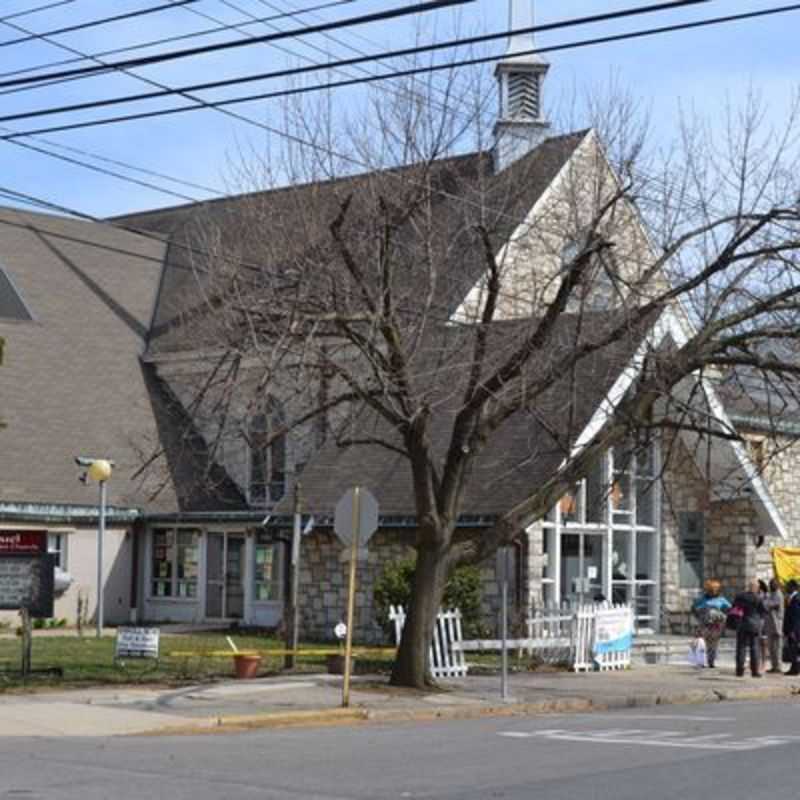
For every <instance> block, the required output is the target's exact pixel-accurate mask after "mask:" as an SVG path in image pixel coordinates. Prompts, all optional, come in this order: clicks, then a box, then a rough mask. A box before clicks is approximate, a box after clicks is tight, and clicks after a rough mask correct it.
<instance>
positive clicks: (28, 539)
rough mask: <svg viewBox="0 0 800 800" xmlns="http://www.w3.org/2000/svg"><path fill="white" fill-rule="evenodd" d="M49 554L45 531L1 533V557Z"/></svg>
mask: <svg viewBox="0 0 800 800" xmlns="http://www.w3.org/2000/svg"><path fill="white" fill-rule="evenodd" d="M46 552H47V533H46V532H45V531H0V555H7V554H12V555H13V554H20V555H34V554H36V553H46Z"/></svg>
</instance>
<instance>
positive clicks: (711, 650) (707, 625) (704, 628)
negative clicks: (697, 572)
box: [692, 578, 731, 669]
mask: <svg viewBox="0 0 800 800" xmlns="http://www.w3.org/2000/svg"><path fill="white" fill-rule="evenodd" d="M730 607H731V604H730V602H729V601H728V600H727V599H726V598H725V597H723V596H722V584H721V583H720V582H719V581H718V580H716V579H714V578H709V580H707V581H706V582H705V583H704V584H703V594H702V595H701V596H700V597H698V598H697V600H695V601H694V605H693V606H692V611H693V612H694V615H695V616H696V617H697V621H698V622H699V623H700V625H699V628H698V630H697V635H698V636H699V637H700V638H701V639H702V640H703V641H704V642H705V644H706V666H708V667H709V668H710V669H713V668H714V666H715V662H716V660H717V648H718V647H719V640H720V638H721V637H722V632H723V631H724V630H725V615H726V614H727V613H728V609H729V608H730Z"/></svg>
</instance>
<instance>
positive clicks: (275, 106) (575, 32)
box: [0, 0, 800, 216]
mask: <svg viewBox="0 0 800 800" xmlns="http://www.w3.org/2000/svg"><path fill="white" fill-rule="evenodd" d="M46 2H47V0H2V2H0V17H8V16H9V15H11V14H15V13H19V12H24V11H26V10H29V9H32V8H35V7H37V6H40V5H43V4H45V3H46ZM51 2H52V0H51ZM165 2H166V0H114V2H113V3H110V2H108V0H69V2H64V4H63V5H62V6H59V7H57V8H53V9H50V10H46V11H42V12H40V13H36V14H30V15H26V16H21V17H16V18H14V19H11V20H9V22H11V23H13V24H15V25H19V26H23V27H25V28H28V29H30V30H32V31H35V32H38V33H42V32H46V31H50V30H53V29H56V28H59V27H61V26H65V25H71V24H75V23H79V22H83V21H87V20H91V19H97V18H101V17H105V16H109V15H111V14H119V13H123V12H125V11H128V10H135V9H142V8H147V7H152V6H155V5H161V4H164V3H165ZM323 3H325V0H198V2H195V3H193V4H190V5H188V6H185V7H183V8H174V9H169V10H167V11H164V12H161V13H158V14H153V15H148V16H143V17H140V18H138V19H136V20H132V21H128V22H120V23H115V24H113V25H106V26H103V27H102V28H95V29H88V30H84V31H79V32H73V33H69V34H62V35H59V36H58V37H57V41H58V42H60V43H61V44H62V45H64V46H66V47H72V48H74V49H75V50H79V51H82V52H85V53H99V52H104V51H107V50H112V49H114V48H118V47H126V46H129V45H133V44H138V43H142V42H147V41H152V40H155V39H158V38H162V37H168V36H174V35H181V34H185V33H192V32H196V31H200V30H205V29H208V28H210V27H214V26H215V23H214V22H212V21H209V20H208V19H204V18H203V17H202V16H200V15H201V14H207V15H210V16H212V17H214V18H216V19H218V20H220V21H222V22H224V23H234V22H242V21H246V20H247V16H246V13H250V14H252V15H254V16H256V17H265V16H269V15H275V14H278V13H280V12H282V11H283V12H286V11H293V10H297V9H298V8H308V7H310V6H318V5H321V4H323ZM398 4H399V0H352V1H351V2H348V3H346V4H342V5H340V6H339V7H336V8H329V9H323V10H320V11H318V12H315V15H316V16H315V15H310V16H304V17H303V18H302V20H303V23H305V24H312V23H313V22H315V21H318V19H319V18H324V19H339V18H343V17H346V16H355V15H358V14H366V13H371V12H372V11H377V10H381V9H387V8H393V7H396V6H397V5H398ZM645 4H647V0H615V2H597V1H596V0H595V1H594V2H590V0H538V2H537V4H536V14H537V22H542V23H546V22H550V21H555V20H558V19H564V18H569V17H574V16H579V15H584V14H592V13H599V12H603V11H610V10H616V9H624V8H630V7H633V6H642V5H645ZM779 4H781V2H780V0H714V2H709V3H706V4H703V5H701V6H697V7H694V8H691V7H690V8H684V9H680V10H676V11H672V12H662V13H659V14H654V15H648V16H644V17H638V18H633V19H629V20H621V21H618V22H615V23H604V24H600V25H593V26H587V27H585V28H573V29H568V30H563V31H555V32H551V33H547V34H542V35H541V36H540V37H539V38H538V42H539V44H541V45H542V46H546V45H551V44H559V43H562V42H567V41H574V40H576V39H582V38H588V37H591V36H599V35H605V34H611V33H617V32H622V31H628V30H637V29H641V28H645V27H650V26H654V25H665V24H670V23H672V22H680V21H687V20H691V19H702V18H706V17H709V16H718V15H724V14H733V13H738V12H744V11H751V10H759V9H763V8H769V7H773V6H776V5H779ZM237 9H240V10H237ZM196 12H199V13H196ZM454 17H455V14H454V12H452V11H440V12H436V13H435V14H430V15H426V17H425V19H424V20H417V21H416V22H417V23H418V24H419V25H420V26H421V30H422V36H423V37H424V38H427V39H431V38H433V39H441V38H444V37H449V36H450V35H451V34H452V32H453V30H454V29H455V28H456V27H457V28H458V29H459V30H460V31H461V32H463V33H465V34H466V33H483V32H494V31H500V30H502V29H503V28H504V27H505V26H506V24H507V2H506V0H475V1H474V2H472V3H468V4H465V5H464V6H462V7H461V8H460V10H459V11H458V20H456V19H455V18H454ZM273 24H274V25H275V26H278V27H280V28H286V29H289V28H293V27H296V26H297V25H298V24H300V23H298V22H297V21H296V20H292V19H288V18H280V19H276V20H274V22H273ZM248 30H250V31H253V32H260V33H263V32H267V29H266V28H265V27H264V26H259V25H254V26H251V27H249V28H248ZM417 32H418V29H417V25H415V21H413V20H407V19H400V20H394V21H391V22H386V23H382V24H376V25H372V26H364V27H360V28H358V29H355V28H354V29H346V30H342V31H337V32H336V33H335V36H336V40H337V41H335V42H334V41H331V40H329V39H325V38H323V37H321V36H317V37H313V38H311V37H306V38H305V39H303V40H299V39H286V40H283V41H281V42H280V43H279V44H280V45H281V48H282V49H280V50H279V49H278V48H276V47H274V46H267V45H257V46H252V47H247V48H242V49H240V50H237V51H229V52H227V53H224V54H215V55H209V56H203V57H200V58H196V59H190V60H185V61H181V62H175V63H170V64H162V65H154V66H150V67H144V68H140V69H139V70H138V71H137V72H138V74H139V75H142V76H145V77H149V78H152V79H155V80H158V81H161V82H163V83H166V84H169V85H172V86H175V85H181V84H186V83H192V82H201V81H203V80H215V79H218V78H223V77H229V76H231V77H232V76H239V75H244V74H247V73H252V72H256V71H267V70H271V69H280V68H283V67H292V66H297V65H298V64H303V63H308V59H312V60H316V61H320V60H325V59H326V58H328V57H334V58H336V57H338V58H342V57H348V56H352V55H353V52H352V50H350V49H349V48H351V47H356V48H358V49H361V50H365V51H370V52H373V51H374V52H377V51H380V50H383V49H388V48H398V47H403V46H407V45H411V44H413V43H414V39H415V35H416V34H417ZM799 32H800V11H797V12H791V13H786V14H782V15H778V16H775V17H767V18H762V19H760V20H752V21H746V22H738V23H732V24H729V25H722V26H717V27H714V28H706V29H701V30H696V31H690V32H682V33H675V34H668V35H664V36H660V37H655V38H650V39H642V40H635V41H628V42H621V43H615V44H609V45H602V46H598V47H593V48H586V49H581V50H574V51H562V52H559V53H554V54H552V55H550V56H548V58H549V60H550V62H551V65H552V66H551V71H550V75H549V77H548V81H547V84H546V92H547V95H546V96H547V98H549V100H550V101H551V102H552V103H554V104H556V105H557V104H558V102H559V100H560V99H562V98H564V97H566V96H568V95H571V94H572V92H573V89H574V88H577V89H578V90H579V91H580V90H581V89H582V88H585V87H591V86H595V85H597V84H599V83H603V82H605V81H607V80H608V78H609V77H610V76H612V75H613V76H615V77H616V79H617V81H618V82H619V83H620V84H621V85H622V86H623V87H626V88H627V89H628V90H630V91H631V92H632V93H633V94H634V95H635V96H637V97H640V98H641V99H642V100H643V101H644V102H645V103H646V104H648V105H649V107H650V108H651V110H652V116H653V121H654V128H655V131H654V132H655V134H656V135H657V136H658V137H660V138H662V139H664V140H666V139H668V138H669V137H670V136H671V135H673V134H674V132H675V128H676V124H677V109H678V104H679V102H680V103H682V104H684V105H689V104H694V105H695V106H696V107H697V108H699V109H701V110H702V111H704V112H705V113H707V114H709V115H710V116H711V117H712V118H714V116H715V115H719V113H720V110H721V108H722V106H723V104H724V102H725V100H726V98H730V99H731V100H732V101H733V102H734V103H735V102H736V101H737V99H738V98H741V97H743V96H744V94H745V93H746V92H747V89H748V86H750V85H752V86H753V87H755V88H756V89H757V90H759V91H760V92H762V93H763V95H764V98H765V100H766V101H767V102H768V103H769V105H770V108H771V113H772V114H773V115H774V116H775V118H776V119H777V118H779V117H780V115H781V113H783V112H785V110H786V109H787V108H788V106H789V103H790V100H791V97H792V94H793V92H795V91H796V90H797V85H798V80H799V77H800V48H798V47H797V40H798V33H799ZM22 35H23V34H22V33H21V32H20V31H18V30H14V29H11V28H10V27H8V26H7V25H5V24H0V65H1V66H0V73H9V72H12V71H16V70H20V69H25V68H28V67H31V66H36V65H41V64H47V63H50V62H55V61H61V60H63V59H67V58H70V57H71V56H70V54H69V53H67V52H64V51H63V50H60V49H58V48H57V47H55V46H53V45H51V44H47V43H43V42H27V43H22V44H17V45H13V46H5V47H3V46H2V42H3V41H9V40H11V39H15V38H18V37H20V36H22ZM235 36H236V34H235V33H230V32H229V33H225V34H222V35H219V34H218V35H216V36H214V37H207V38H205V39H202V40H191V41H188V42H185V43H177V44H170V45H164V46H162V48H151V49H150V50H147V51H142V52H145V53H147V54H150V53H154V52H158V51H159V49H163V48H165V47H166V48H173V47H185V46H191V45H193V44H197V43H201V42H210V41H221V40H223V39H230V38H233V37H235ZM501 49H502V45H501V44H500V43H498V45H497V46H496V50H497V51H500V50H501ZM120 57H122V56H109V58H112V59H113V58H120ZM79 66H80V65H79ZM369 68H370V69H374V67H371V66H370V67H369ZM486 70H487V74H489V72H490V70H491V68H490V67H488V66H487V67H486ZM320 75H323V73H320ZM0 80H3V78H2V77H0ZM285 86H286V82H285V81H273V82H272V83H270V84H264V83H262V84H257V85H255V86H254V87H252V88H250V87H248V88H246V89H233V90H229V91H228V92H227V94H230V93H240V92H249V91H259V90H264V91H268V90H271V89H273V88H274V89H278V88H282V87H285ZM148 88H149V87H146V86H143V85H142V84H141V83H140V82H138V81H137V80H135V79H134V78H131V77H127V76H122V75H114V76H104V77H98V78H92V79H90V80H85V81H76V82H71V83H66V84H62V85H55V86H49V87H46V88H38V89H36V90H28V91H24V92H14V93H5V94H3V93H2V90H0V100H2V102H1V103H0V109H1V111H0V115H2V116H5V115H7V114H12V113H17V112H22V111H28V110H32V109H37V108H42V107H52V106H55V105H60V104H64V103H73V102H82V101H83V100H92V99H100V98H106V97H112V96H115V95H118V94H127V93H133V92H140V91H146V90H147V89H148ZM224 94H226V93H223V92H217V93H213V94H206V95H205V97H206V98H208V99H212V98H218V97H222V96H223V95H224ZM362 96H363V92H361V91H359V90H339V91H337V93H336V95H335V99H336V104H337V106H341V107H343V108H354V107H355V108H357V107H358V106H357V104H358V102H359V99H360V98H361V97H362ZM176 102H179V101H175V100H168V101H151V104H150V105H148V106H137V107H136V110H140V109H143V108H157V107H163V106H164V105H175V104H176ZM129 110H133V107H132V106H130V107H125V109H124V111H129ZM236 110H237V112H238V113H242V114H244V115H247V116H249V117H252V118H254V119H257V120H261V121H264V122H268V123H272V122H275V123H277V124H278V125H279V124H280V116H281V107H280V104H279V103H278V102H277V101H270V102H261V103H254V104H251V105H247V106H238V107H236ZM124 111H120V112H119V113H124ZM108 113H112V112H109V111H101V112H92V113H91V114H90V113H89V112H83V113H82V114H81V115H78V114H70V115H62V116H59V117H53V116H51V117H43V118H39V119H35V120H27V121H19V122H15V123H3V125H4V126H5V127H6V128H13V129H14V130H17V131H20V130H30V129H33V128H39V127H44V126H50V125H56V124H60V123H62V122H68V121H77V120H78V119H87V118H90V117H92V116H98V115H105V114H108ZM113 113H117V110H114V111H113ZM266 137H267V134H266V133H265V132H263V131H261V130H259V129H258V128H256V127H254V126H251V125H247V124H245V123H242V122H238V121H235V120H233V119H231V118H230V117H226V116H224V115H223V114H220V113H218V112H214V111H211V110H202V111H195V112H191V113H189V114H183V115H177V116H172V117H164V118H160V119H155V120H143V121H137V122H130V123H124V124H119V125H114V126H106V127H98V128H88V129H84V130H78V131H72V132H62V133H52V134H49V135H47V136H46V137H45V138H46V139H47V140H48V141H49V143H48V144H44V143H42V141H41V140H34V139H23V140H22V141H26V142H29V143H30V144H35V145H36V146H39V147H45V148H47V149H56V148H55V146H54V144H53V143H57V144H60V145H63V146H66V147H71V148H78V149H80V150H81V151H83V153H86V154H92V155H96V156H101V157H103V158H106V159H113V160H116V161H119V162H125V163H126V164H131V165H134V166H137V167H141V168H145V169H148V170H154V171H157V172H159V173H163V174H164V175H169V176H174V177H176V178H181V179H183V180H187V181H192V182H194V183H197V184H198V185H202V186H204V187H208V188H209V189H212V190H215V191H218V192H220V193H224V191H225V188H226V186H229V185H230V178H231V166H230V165H231V163H232V162H235V160H236V159H237V157H238V156H237V153H238V152H239V151H240V150H241V149H243V148H247V147H255V148H260V147H262V146H263V145H264V144H265V141H266ZM58 152H60V153H62V154H63V155H66V156H69V157H71V158H76V159H80V160H83V161H90V160H92V159H91V158H90V156H88V155H84V154H79V153H76V152H74V151H66V150H59V151H58ZM0 158H1V159H2V161H0V163H1V164H2V172H1V174H2V177H1V178H0V186H3V187H8V188H12V189H14V190H17V191H20V192H25V193H28V194H31V195H35V196H37V197H41V198H45V199H47V200H49V201H51V202H53V203H57V204H60V205H63V206H67V207H70V208H75V209H78V210H80V211H83V212H86V213H90V214H95V215H98V216H109V215H114V214H121V213H125V212H129V211H135V210H140V209H147V208H154V207H157V206H161V205H174V204H176V203H179V202H181V200H180V199H179V198H177V197H175V196H170V195H167V194H164V193H161V192H157V191H154V190H150V189H146V188H144V187H142V186H137V185H134V184H131V183H126V182H125V181H122V180H119V179H116V178H112V177H107V176H102V175H99V174H96V173H92V172H90V171H88V170H86V169H85V168H82V167H80V166H77V165H74V164H67V163H64V162H60V161H57V160H55V159H53V158H51V157H48V156H46V155H43V154H41V153H37V152H31V151H28V150H24V149H22V148H20V147H17V146H14V145H12V144H10V143H9V142H5V141H0ZM93 163H105V165H106V166H107V167H109V168H111V169H114V170H116V171H122V172H125V173H126V174H128V175H132V176H136V173H133V172H130V171H128V170H125V169H124V168H123V167H120V166H113V165H110V164H108V163H107V162H97V161H95V162H93ZM138 177H140V178H142V179H143V180H148V181H151V182H153V183H156V184H158V185H159V186H162V187H164V188H167V187H171V188H172V190H174V191H176V192H178V193H179V194H182V195H186V196H187V197H191V198H195V199H204V198H207V197H209V196H213V195H212V194H210V193H209V192H205V191H203V190H202V189H200V188H188V187H186V186H179V185H178V184H170V183H169V182H167V181H166V180H165V179H164V178H152V177H149V178H148V177H146V176H143V175H139V176H138ZM7 202H8V201H7V200H5V199H1V198H0V203H7Z"/></svg>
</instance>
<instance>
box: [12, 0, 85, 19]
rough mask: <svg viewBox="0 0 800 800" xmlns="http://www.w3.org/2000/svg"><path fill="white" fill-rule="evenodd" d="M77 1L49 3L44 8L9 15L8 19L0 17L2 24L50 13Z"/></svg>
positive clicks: (58, 0) (62, 0)
mask: <svg viewBox="0 0 800 800" xmlns="http://www.w3.org/2000/svg"><path fill="white" fill-rule="evenodd" d="M74 2H75V0H57V1H56V2H55V3H47V4H45V5H43V6H36V8H29V9H27V10H26V11H17V12H16V13H15V14H9V15H8V16H7V17H0V22H5V21H6V20H7V19H19V18H20V17H27V16H29V15H30V14H37V13H38V12H39V11H48V10H50V9H51V8H56V7H58V6H68V5H70V4H72V3H74Z"/></svg>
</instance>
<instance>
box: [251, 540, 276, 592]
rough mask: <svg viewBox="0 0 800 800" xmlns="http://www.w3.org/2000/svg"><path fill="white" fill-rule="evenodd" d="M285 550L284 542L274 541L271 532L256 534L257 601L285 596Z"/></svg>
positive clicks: (254, 566)
mask: <svg viewBox="0 0 800 800" xmlns="http://www.w3.org/2000/svg"><path fill="white" fill-rule="evenodd" d="M283 551H284V546H283V543H282V542H276V541H274V540H273V538H272V536H271V535H270V534H268V533H264V532H260V533H257V534H256V541H255V548H254V553H253V559H254V565H253V581H254V586H253V597H254V598H255V602H256V603H259V602H261V603H264V602H269V601H276V600H280V599H281V598H282V597H283Z"/></svg>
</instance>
